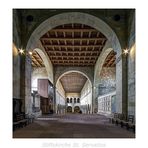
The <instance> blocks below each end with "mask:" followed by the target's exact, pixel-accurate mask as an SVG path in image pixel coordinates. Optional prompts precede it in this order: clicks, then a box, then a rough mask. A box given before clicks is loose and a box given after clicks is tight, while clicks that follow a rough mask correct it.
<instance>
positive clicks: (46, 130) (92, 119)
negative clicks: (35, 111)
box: [13, 114, 135, 138]
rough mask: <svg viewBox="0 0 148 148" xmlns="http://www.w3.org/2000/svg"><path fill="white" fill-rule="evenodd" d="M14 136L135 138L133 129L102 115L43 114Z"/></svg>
mask: <svg viewBox="0 0 148 148" xmlns="http://www.w3.org/2000/svg"><path fill="white" fill-rule="evenodd" d="M13 137H14V138H134V137H135V134H134V133H133V132H132V131H127V130H126V129H124V128H121V127H120V126H116V125H114V124H111V123H109V120H108V119H107V118H106V117H105V116H102V115H83V114H66V115H50V116H42V117H40V118H38V119H36V120H35V121H34V123H32V124H30V125H27V126H26V127H24V128H21V129H17V130H16V131H14V132H13Z"/></svg>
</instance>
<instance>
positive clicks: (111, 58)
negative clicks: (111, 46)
mask: <svg viewBox="0 0 148 148" xmlns="http://www.w3.org/2000/svg"><path fill="white" fill-rule="evenodd" d="M115 61H116V52H114V51H113V50H112V51H111V52H110V53H109V55H108V56H107V57H106V59H105V62H104V64H103V67H115V66H116V63H115Z"/></svg>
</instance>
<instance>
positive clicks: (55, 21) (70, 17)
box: [26, 12, 121, 55]
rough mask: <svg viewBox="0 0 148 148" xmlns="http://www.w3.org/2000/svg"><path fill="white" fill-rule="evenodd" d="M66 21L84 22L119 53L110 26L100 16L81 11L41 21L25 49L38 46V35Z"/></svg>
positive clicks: (117, 44) (118, 47) (117, 41)
mask: <svg viewBox="0 0 148 148" xmlns="http://www.w3.org/2000/svg"><path fill="white" fill-rule="evenodd" d="M68 23H80V24H85V25H88V26H91V27H93V28H95V29H97V30H99V31H100V32H102V33H103V34H104V35H105V36H106V37H107V39H108V40H109V42H110V43H111V44H112V47H113V49H114V50H115V51H116V52H117V54H118V55H120V54H121V46H120V43H119V40H118V38H117V36H116V34H115V32H114V31H113V30H112V28H111V27H110V26H109V25H108V24H107V23H105V22H104V21H102V20H101V19H100V18H98V17H95V16H93V15H90V14H87V13H82V12H67V13H61V14H57V15H54V16H52V17H50V18H48V19H47V20H45V21H44V22H42V23H41V24H40V25H39V26H38V27H37V28H36V29H35V30H34V31H33V33H32V34H31V36H30V38H29V40H28V43H27V47H26V50H29V49H34V48H36V47H37V46H38V42H39V39H40V37H41V36H42V35H44V34H45V33H46V32H47V31H49V30H51V29H53V28H55V27H57V26H59V25H63V24H68Z"/></svg>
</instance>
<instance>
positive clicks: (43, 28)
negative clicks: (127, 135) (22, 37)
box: [26, 12, 124, 112]
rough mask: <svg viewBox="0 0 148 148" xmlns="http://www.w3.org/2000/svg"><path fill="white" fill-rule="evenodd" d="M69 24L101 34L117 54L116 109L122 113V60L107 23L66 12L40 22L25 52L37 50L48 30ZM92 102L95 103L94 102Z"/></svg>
mask: <svg viewBox="0 0 148 148" xmlns="http://www.w3.org/2000/svg"><path fill="white" fill-rule="evenodd" d="M69 23H79V24H85V25H88V26H90V27H93V28H95V29H96V30H98V31H100V32H102V33H103V34H104V35H105V36H106V38H107V39H108V41H109V42H110V44H111V48H113V50H114V51H115V52H116V53H117V54H116V59H117V58H118V60H117V61H118V63H116V72H117V73H116V75H117V77H116V81H117V85H118V87H117V89H118V90H117V91H116V92H117V94H116V95H117V98H118V101H117V105H116V107H117V112H123V108H122V104H124V103H122V98H124V97H123V93H122V89H123V85H124V84H122V83H123V81H122V79H123V76H122V75H123V70H122V58H121V54H122V49H121V45H120V43H119V39H118V38H117V36H116V33H115V32H114V31H113V30H112V28H111V27H110V26H109V25H108V24H107V23H105V22H104V21H102V20H101V19H100V18H98V17H95V16H93V15H90V14H87V13H81V12H66V13H60V14H57V15H54V16H52V17H50V18H48V19H46V20H45V21H44V22H42V23H41V24H40V25H39V26H38V27H37V28H36V29H35V30H34V31H33V33H32V34H31V36H30V38H29V40H28V42H27V46H26V50H30V49H35V48H39V47H40V46H41V42H40V40H39V39H40V37H41V36H42V35H44V34H45V33H46V32H48V31H49V30H51V29H53V28H55V27H57V26H59V25H63V24H69ZM93 77H94V76H93ZM92 83H93V82H92ZM93 99H95V97H94V96H93ZM93 102H94V103H95V101H93Z"/></svg>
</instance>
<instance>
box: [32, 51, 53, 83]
mask: <svg viewBox="0 0 148 148" xmlns="http://www.w3.org/2000/svg"><path fill="white" fill-rule="evenodd" d="M33 51H36V52H37V53H38V54H39V55H40V57H41V59H42V60H43V63H44V65H45V68H46V71H47V75H48V79H49V80H50V82H51V83H53V66H52V63H51V61H50V59H49V57H48V55H47V54H46V52H44V51H43V50H42V49H40V48H35V49H34V50H33Z"/></svg>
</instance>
